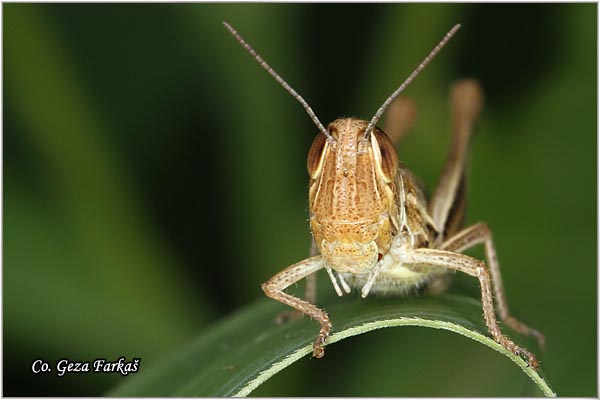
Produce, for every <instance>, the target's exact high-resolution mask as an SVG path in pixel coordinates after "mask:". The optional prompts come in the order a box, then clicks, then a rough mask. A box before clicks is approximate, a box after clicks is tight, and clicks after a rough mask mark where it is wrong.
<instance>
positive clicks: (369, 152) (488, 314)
mask: <svg viewBox="0 0 600 400" xmlns="http://www.w3.org/2000/svg"><path fill="white" fill-rule="evenodd" d="M223 24H224V25H225V27H226V28H227V29H228V30H229V32H230V33H231V34H232V35H233V36H234V37H235V38H236V39H237V41H238V42H240V43H241V44H242V46H244V48H245V49H246V50H247V51H248V52H249V53H250V54H251V55H252V56H253V57H254V59H255V60H256V61H257V62H258V63H259V64H260V65H261V67H263V68H264V69H265V70H266V71H267V72H268V73H269V74H270V75H271V76H273V77H274V78H275V79H276V80H277V81H278V82H279V83H280V84H281V85H282V86H283V87H284V89H285V90H287V91H288V92H289V93H290V94H291V95H292V96H293V97H294V98H295V99H296V100H298V101H299V102H300V103H301V104H302V106H303V107H304V109H305V110H306V112H307V113H308V115H309V116H310V118H311V119H312V120H313V122H314V123H315V125H316V126H317V127H318V129H319V133H318V134H317V137H316V138H315V139H314V141H313V144H312V146H311V148H310V150H309V153H308V161H307V166H308V173H309V175H310V184H309V209H310V227H311V232H312V235H313V246H312V251H311V253H312V254H311V255H312V256H311V257H310V258H307V259H306V260H303V261H300V262H298V263H296V264H294V265H291V266H289V267H287V268H286V269H284V270H283V271H281V272H279V273H277V274H276V275H275V276H273V277H272V278H271V279H269V280H268V281H267V282H265V283H263V285H262V289H263V290H264V292H265V294H266V295H267V296H269V297H271V298H273V299H275V300H277V301H280V302H281V303H284V304H287V305H288V306H290V307H293V308H294V309H296V310H297V311H299V312H300V313H302V314H306V315H309V316H310V317H311V318H313V319H315V320H316V321H318V322H319V323H320V324H321V330H320V331H319V334H318V336H317V338H316V340H315V342H314V347H313V348H314V350H313V356H314V357H316V358H320V357H323V355H324V353H325V350H324V346H325V343H326V341H327V337H328V336H329V333H330V331H331V328H332V325H331V322H330V320H329V316H328V315H327V313H326V312H325V311H323V310H321V309H320V308H318V307H317V306H315V305H314V304H313V303H314V302H315V293H314V292H315V291H314V286H315V284H314V282H315V279H316V275H315V273H316V272H317V271H319V270H320V269H322V268H324V269H325V270H326V271H327V273H328V274H329V277H330V279H331V282H332V283H333V286H334V288H335V291H336V292H337V294H338V295H339V296H342V295H343V294H344V292H346V293H350V291H351V287H356V288H358V289H360V291H361V296H362V297H363V298H364V297H367V296H368V295H369V293H381V294H401V293H404V292H407V291H410V290H413V289H417V288H429V289H430V290H432V291H434V290H435V291H439V290H442V289H444V287H445V286H446V283H445V282H446V281H447V279H446V278H447V275H448V273H449V272H450V271H461V272H464V273H465V274H468V275H471V276H473V277H476V278H477V279H478V280H479V284H480V287H481V299H482V304H483V313H484V318H485V323H486V326H487V328H488V330H489V332H490V334H491V335H492V337H493V338H494V340H495V341H496V342H498V343H500V344H501V345H502V346H504V347H505V348H506V349H508V350H509V351H511V352H513V353H515V354H517V355H520V356H522V357H525V359H526V360H527V362H528V364H529V366H530V367H532V368H536V367H537V366H538V361H537V360H536V358H535V356H534V355H533V354H532V353H531V352H529V351H528V350H527V349H525V348H522V347H519V346H517V345H516V344H515V343H514V342H513V341H512V340H510V339H509V338H508V337H507V336H506V335H504V334H503V333H502V332H501V331H500V327H499V326H498V321H497V319H496V309H495V307H494V299H493V297H494V296H495V297H496V305H497V311H498V314H499V316H500V319H501V320H502V321H503V322H504V323H505V324H506V325H508V326H510V327H511V328H513V329H514V330H516V331H517V332H520V333H522V334H524V335H531V336H534V337H535V338H537V340H538V342H539V344H540V347H542V348H543V347H544V336H543V335H542V334H541V333H540V332H538V331H536V330H534V329H532V328H530V327H528V326H527V325H525V324H523V323H522V322H520V321H518V320H517V319H515V318H514V317H513V316H512V315H511V314H510V312H509V310H508V305H507V301H506V297H505V295H504V289H503V286H502V278H501V276H500V268H499V265H498V260H497V257H496V249H495V246H494V242H493V240H492V234H491V231H490V230H489V228H488V227H487V225H486V224H485V223H478V224H475V225H472V226H469V227H467V228H464V227H463V224H464V215H465V204H466V203H465V197H466V193H465V192H466V190H465V185H466V182H465V164H466V162H465V161H466V157H467V150H468V144H469V139H470V136H471V132H472V130H473V125H474V123H475V120H476V119H477V117H478V116H479V113H480V110H481V108H482V105H483V94H482V92H481V89H480V88H479V85H478V84H477V83H476V82H475V81H473V80H464V81H461V82H458V83H457V84H455V85H454V87H453V88H452V91H451V102H452V108H453V116H454V123H453V132H452V140H451V145H450V152H449V155H448V159H447V161H446V164H445V166H444V169H443V171H442V175H441V177H440V181H439V183H438V186H437V188H436V190H435V192H434V194H433V196H432V197H431V199H430V201H429V204H428V203H427V202H426V199H425V195H424V191H423V189H422V185H421V183H420V181H419V180H418V179H417V178H416V177H415V176H414V175H412V174H411V172H410V171H409V170H408V168H406V166H404V165H403V164H401V163H400V162H399V161H398V158H397V155H396V150H395V147H394V144H393V143H392V141H391V140H390V139H389V137H388V136H387V135H386V134H385V133H384V131H383V130H381V129H379V128H378V127H377V126H376V124H377V122H378V121H379V119H380V118H381V116H382V114H383V113H384V112H385V111H386V109H387V108H388V106H389V105H390V104H391V103H392V102H393V101H394V99H396V98H397V96H398V95H399V94H400V93H401V92H402V91H403V90H404V89H405V88H406V87H407V86H408V84H410V82H412V80H413V79H414V78H415V77H416V76H417V75H418V74H419V72H421V71H422V70H423V69H424V68H425V66H426V65H427V64H428V63H429V62H430V61H431V60H432V59H433V57H435V55H436V54H437V53H438V52H439V51H440V50H441V49H442V48H443V47H444V46H445V45H446V43H447V42H448V41H449V40H450V38H451V37H452V36H453V35H454V34H455V33H456V31H457V30H458V29H459V28H460V25H456V26H454V27H453V28H452V29H451V30H450V31H449V32H448V33H447V34H446V36H444V38H443V39H442V40H441V41H440V43H439V44H438V45H437V46H436V47H435V48H434V49H433V50H432V51H431V52H430V53H429V55H428V56H427V57H426V58H425V59H424V60H423V62H421V64H419V66H418V67H417V68H416V69H415V70H414V71H413V72H412V74H411V75H410V76H409V77H408V78H407V79H406V80H405V81H404V82H403V83H402V84H401V85H400V86H399V87H398V89H396V90H395V91H394V92H393V93H392V95H390V97H388V98H387V99H386V101H385V102H384V103H383V105H382V106H381V107H380V108H379V110H377V112H376V113H375V115H374V116H373V118H372V119H371V121H363V120H359V119H355V118H342V119H337V120H335V121H333V122H332V123H330V124H329V125H328V126H327V129H325V127H324V126H323V125H322V124H321V122H320V121H319V119H318V118H317V116H316V115H315V113H314V112H313V110H312V109H311V108H310V106H309V105H308V103H307V102H306V101H305V100H304V99H303V98H302V97H301V96H300V95H299V94H298V93H296V91H295V90H294V89H292V88H291V87H290V86H289V85H288V84H287V83H286V82H285V81H284V80H283V79H282V78H281V77H280V76H279V75H278V74H277V73H276V72H275V71H274V70H273V69H272V68H271V67H270V66H269V65H268V64H267V63H266V62H265V61H264V60H263V59H262V58H261V57H260V56H259V55H258V54H257V53H256V52H255V51H254V50H253V49H252V47H250V45H248V44H247V43H246V41H244V39H242V37H241V36H240V35H239V34H238V33H237V32H236V31H235V29H233V28H232V27H231V25H229V24H228V23H227V22H223ZM400 136H402V132H400V133H399V134H394V137H400ZM479 244H483V245H484V246H485V254H486V259H487V265H486V264H485V263H484V262H483V261H480V260H477V259H475V258H473V257H469V256H466V255H463V254H461V252H462V251H464V250H466V249H468V248H471V247H473V246H475V245H479ZM303 278H307V294H306V296H305V297H306V298H305V299H300V298H298V297H295V296H292V295H290V294H287V293H285V292H284V290H285V289H286V288H287V287H289V286H290V285H291V284H293V283H295V282H298V281H300V280H301V279H303ZM298 314H299V313H298ZM300 315H301V314H300Z"/></svg>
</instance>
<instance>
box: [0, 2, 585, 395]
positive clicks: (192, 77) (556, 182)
mask: <svg viewBox="0 0 600 400" xmlns="http://www.w3.org/2000/svg"><path fill="white" fill-rule="evenodd" d="M596 12H597V6H596V4H551V5H527V4H503V5H491V4H481V5H474V4H468V5H461V4H385V5H383V4H377V5H364V4H363V5H359V4H353V5H333V4H327V5H322V4H243V5H241V4H151V5H142V4H135V5H133V4H85V5H84V4H5V6H4V17H3V18H4V20H3V26H4V32H3V34H4V43H3V45H4V78H5V79H4V93H3V96H4V110H3V111H4V121H3V128H4V154H3V157H4V199H3V200H4V243H3V247H4V259H3V266H4V268H3V282H4V285H3V290H4V302H3V304H4V310H3V311H4V321H3V322H4V325H3V326H4V360H3V362H4V395H7V396H16V395H30V396H31V395H51V396H66V395H80V396H93V395H101V394H103V393H105V391H106V390H107V389H108V388H110V387H112V386H113V385H114V384H115V383H117V381H119V380H122V379H127V378H123V377H120V376H116V375H93V374H86V375H71V376H69V377H67V378H66V379H65V378H61V379H59V378H57V377H56V376H55V375H54V374H50V375H43V376H42V375H33V374H32V373H31V372H30V367H31V363H32V361H33V360H34V359H36V358H43V359H45V360H46V361H50V362H55V361H56V360H58V359H59V358H62V357H66V358H70V359H74V360H90V359H94V358H99V357H102V358H108V359H110V358H118V357H119V356H127V357H129V358H131V357H141V358H142V366H141V368H144V365H147V364H152V363H156V362H160V357H161V355H165V354H167V353H170V352H172V351H173V350H175V349H177V348H179V347H181V346H182V345H183V344H184V343H187V342H189V341H190V340H191V338H192V337H195V336H198V335H200V334H202V332H204V331H205V330H206V329H207V328H208V326H209V325H210V324H211V323H212V322H214V321H215V320H217V319H218V318H220V317H222V316H225V315H227V314H228V313H230V312H232V311H233V310H235V309H237V308H239V307H241V306H242V305H244V304H246V303H248V302H249V301H250V300H252V299H255V298H257V297H260V296H262V293H261V291H260V283H261V282H263V281H264V280H266V279H268V278H269V277H270V276H271V275H273V274H274V273H275V272H277V271H279V270H281V269H282V268H284V267H285V266H287V265H289V264H291V263H293V262H295V261H297V260H300V259H302V258H304V257H305V256H306V254H307V249H308V246H309V242H310V235H309V231H308V224H307V223H306V218H307V200H306V198H307V194H306V185H307V183H306V182H307V177H306V172H305V156H306V152H307V150H308V147H309V145H310V143H311V140H312V138H313V136H314V134H315V133H316V130H315V128H314V126H313V125H312V123H311V121H310V119H309V118H307V117H306V115H305V113H304V112H303V110H302V109H301V107H300V106H299V105H298V104H297V103H296V102H295V100H294V99H293V98H291V97H290V96H289V95H288V94H286V93H285V92H284V91H283V90H282V89H281V88H280V87H279V86H278V85H277V84H276V83H275V82H274V81H273V80H272V78H270V77H269V76H268V75H267V74H266V73H265V72H264V71H262V70H261V69H260V67H259V66H258V65H257V64H256V63H255V62H254V61H253V60H252V59H251V58H250V57H249V55H248V54H247V53H246V52H245V51H244V50H243V49H242V48H241V47H240V46H239V44H237V43H236V42H235V41H234V40H233V39H232V38H231V37H230V35H229V34H228V33H227V32H226V31H225V30H224V29H223V27H222V26H221V21H222V20H227V21H229V22H230V23H232V24H233V25H234V26H235V27H236V28H237V29H238V30H239V31H240V33H242V35H244V37H245V38H246V39H247V40H248V41H249V42H250V43H252V45H253V46H254V47H255V48H256V49H257V51H259V52H260V53H261V54H262V55H263V57H264V58H265V59H266V60H267V61H268V62H269V63H270V64H271V65H272V66H273V67H274V68H275V69H276V70H277V71H278V72H279V73H281V75H282V76H284V77H285V79H286V80H287V81H288V82H289V83H290V84H291V85H292V86H293V87H294V88H295V89H296V90H298V91H299V92H300V93H301V94H302V95H303V96H304V97H305V98H306V99H307V100H308V102H309V103H310V104H311V106H312V107H313V109H314V110H315V111H316V112H317V114H318V116H319V118H320V119H321V121H323V122H324V123H326V122H329V121H331V120H333V119H335V118H337V117H339V116H350V115H352V116H356V117H361V118H365V119H368V118H370V116H371V115H372V114H373V112H374V111H375V110H376V109H377V108H378V107H379V105H380V104H381V102H382V101H383V100H384V99H385V97H386V96H387V95H388V94H389V93H390V92H391V91H392V90H393V89H394V88H395V87H396V86H397V85H398V84H399V83H400V82H401V81H402V80H403V79H404V78H405V77H406V76H407V75H408V74H409V73H410V72H411V71H412V69H413V68H414V67H415V66H416V65H417V64H418V62H420V60H421V59H422V58H423V56H424V55H425V54H426V53H427V52H428V51H429V50H430V49H431V47H432V46H433V45H434V44H435V43H436V42H437V40H439V37H441V35H443V33H445V32H446V31H447V30H448V28H449V27H450V26H452V25H453V24H454V23H456V22H460V23H461V24H462V26H463V28H462V30H461V31H460V32H459V34H458V35H457V37H456V38H455V39H454V40H453V41H452V43H451V44H450V45H449V46H448V48H447V49H445V50H444V52H443V53H442V54H440V56H439V57H438V58H437V59H436V60H435V62H433V63H432V64H431V65H430V66H429V67H428V68H427V70H426V71H425V72H424V73H423V74H422V75H421V76H420V77H419V79H418V80H417V81H415V82H414V83H413V84H412V86H411V87H410V89H409V90H408V91H407V94H408V95H410V96H411V97H413V98H414V99H415V101H416V102H417V104H418V105H419V115H418V117H417V118H418V119H417V123H416V126H415V129H414V131H413V132H412V134H411V136H409V137H408V138H407V140H406V141H405V142H404V143H403V144H402V146H401V148H400V149H399V155H400V158H401V159H402V161H403V162H404V163H405V164H407V165H408V166H409V167H410V168H411V169H412V170H413V172H415V173H416V174H417V175H418V176H420V177H421V178H422V179H423V180H424V182H425V183H426V185H427V187H428V188H429V191H430V192H431V191H432V190H433V188H434V186H435V183H436V180H437V177H438V174H439V172H440V169H441V166H442V164H443V162H444V159H445V155H446V151H447V146H448V137H449V134H448V132H449V126H450V113H449V109H448V90H449V87H450V85H451V84H452V82H454V81H455V80H457V79H459V78H462V77H474V78H477V79H479V80H480V81H481V83H482V86H483V88H484V90H485V91H486V108H485V110H484V113H483V117H482V120H481V123H480V125H479V130H478V132H477V134H476V136H475V138H474V142H473V146H472V156H471V162H470V166H471V173H470V188H469V203H470V204H469V206H470V208H469V215H468V221H469V222H477V221H486V222H488V223H489V225H490V226H491V228H492V230H493V231H494V235H495V236H494V237H495V240H496V244H497V247H498V252H499V257H500V263H501V266H502V269H503V276H504V280H505V286H506V291H507V297H508V299H509V303H510V305H511V309H512V311H513V312H514V313H515V315H517V316H518V317H520V318H522V319H523V320H525V321H527V322H528V323H530V324H531V325H532V326H535V327H537V328H539V329H540V330H541V331H543V332H544V333H545V334H546V337H547V339H548V350H547V351H546V352H545V353H544V354H541V355H540V359H541V360H542V361H543V363H544V370H545V372H546V374H547V377H548V379H549V380H550V382H552V385H553V388H554V389H555V390H556V391H557V393H558V394H559V395H561V396H594V395H595V394H596V393H597V366H596V364H597V345H596V335H597V329H596V327H597V315H596V313H597V306H596V292H597V287H596V281H597V280H596V276H597V269H596V265H597V260H596V250H597V248H596V239H597V237H596V202H597V185H596V179H597V176H596V161H597V154H596V148H597V146H596V144H597V142H596V140H597V135H596V110H597V100H596V96H597V93H596V88H597V77H596V73H597V72H596V71H597V63H596V60H597V43H596V32H597V17H596V15H597V13H596ZM475 254H479V255H481V254H480V253H477V252H476V253H475ZM459 280H460V281H462V279H459ZM464 281H465V286H466V287H467V289H466V290H472V289H475V293H476V287H477V284H476V282H471V281H470V280H469V279H465V280H464ZM459 283H460V282H459ZM321 290H322V291H324V292H327V293H328V292H330V291H331V288H330V287H329V286H328V284H327V281H325V280H322V284H321ZM475 295H476V294H475ZM332 374H333V375H332ZM328 376H330V377H335V379H329V378H328V379H323V377H328ZM432 380H434V381H435V385H432V384H431V383H432ZM309 382H317V383H316V384H314V383H313V384H310V385H309V384H308V383H309ZM515 385H516V386H518V385H522V386H523V387H525V386H526V381H525V378H524V377H523V376H521V374H520V373H519V372H518V371H515V370H514V368H513V367H512V366H511V365H510V362H509V361H508V360H505V359H503V357H502V356H500V355H497V354H494V353H493V352H492V351H491V350H486V349H483V348H479V346H475V345H473V344H472V343H469V342H468V341H467V340H465V339H463V338H460V337H455V335H452V334H448V333H442V332H429V330H427V329H418V328H405V329H394V330H389V331H382V332H376V333H372V334H368V335H363V336H361V337H356V338H353V339H349V340H347V341H344V342H342V343H339V344H336V345H334V346H332V348H331V349H330V351H329V352H328V355H327V357H325V358H324V359H323V360H319V361H318V362H315V361H314V360H309V359H305V360H302V361H301V362H298V363H297V364H295V365H294V366H292V367H291V368H288V369H286V370H285V371H283V372H282V373H280V374H278V375H277V376H276V377H274V378H273V379H272V380H271V381H269V382H268V383H267V384H265V385H264V386H262V387H260V388H259V390H257V391H256V392H255V393H254V394H256V395H263V396H268V395H279V396H299V395H302V396H315V395H320V396H327V395H332V396H403V395H412V396H423V395H427V396H436V395H437V396H441V395H462V396H470V395H479V396H482V395H486V396H487V395H494V394H495V395H505V394H506V393H507V390H506V388H507V387H511V388H514V387H515ZM511 390H512V389H511ZM526 390H527V389H525V388H524V389H523V393H524V394H526V393H527V391H526ZM511 393H514V392H511Z"/></svg>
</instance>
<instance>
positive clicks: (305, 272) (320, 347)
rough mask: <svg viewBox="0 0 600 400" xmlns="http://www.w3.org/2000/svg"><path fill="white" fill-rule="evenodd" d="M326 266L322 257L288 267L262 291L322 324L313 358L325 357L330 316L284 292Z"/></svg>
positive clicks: (263, 287)
mask: <svg viewBox="0 0 600 400" xmlns="http://www.w3.org/2000/svg"><path fill="white" fill-rule="evenodd" d="M324 266H325V261H324V260H323V257H321V256H315V257H311V258H307V259H306V260H303V261H300V262H299V263H296V264H294V265H291V266H289V267H287V268H286V269H284V270H283V271H281V272H279V273H277V274H276V275H275V276H273V277H272V278H271V279H269V280H268V281H266V282H265V283H263V284H262V289H263V291H264V292H265V294H266V295H267V296H268V297H270V298H272V299H274V300H277V301H279V302H281V303H283V304H287V305H288V306H290V307H293V308H295V309H296V310H298V311H300V312H301V313H303V314H306V315H308V316H310V317H311V318H312V319H314V320H317V321H318V322H319V323H320V324H321V330H320V331H319V334H318V336H317V338H316V340H315V343H314V346H313V357H315V358H321V357H323V355H325V349H324V347H325V342H326V341H327V337H329V332H330V331H331V321H330V320H329V316H328V315H327V313H326V312H325V311H323V310H321V309H320V308H318V307H317V306H315V305H314V304H311V303H309V302H308V301H306V300H302V299H299V298H297V297H295V296H292V295H290V294H287V293H285V292H284V290H285V289H286V288H288V287H289V286H290V285H292V284H293V283H296V282H298V281H299V280H301V279H303V278H305V277H307V276H309V275H311V274H313V273H315V272H317V271H318V270H320V269H321V268H323V267H324Z"/></svg>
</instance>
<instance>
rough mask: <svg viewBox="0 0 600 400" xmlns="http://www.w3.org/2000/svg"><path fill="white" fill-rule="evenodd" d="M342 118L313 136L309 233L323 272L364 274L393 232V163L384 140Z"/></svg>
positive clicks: (356, 122) (395, 165)
mask: <svg viewBox="0 0 600 400" xmlns="http://www.w3.org/2000/svg"><path fill="white" fill-rule="evenodd" d="M367 126H368V122H367V121H363V120H359V119H355V118H343V119H338V120H335V121H333V122H332V123H331V124H329V126H328V127H327V132H328V133H329V135H330V138H327V137H326V136H325V135H324V134H322V133H319V134H318V136H317V137H316V138H315V140H314V142H313V144H312V146H311V149H310V151H309V154H308V161H307V166H308V173H309V175H310V185H309V208H310V223H311V231H312V234H313V237H314V239H315V243H316V245H317V247H318V249H319V251H320V252H321V254H322V255H323V257H324V258H325V261H326V262H327V264H328V266H330V267H331V268H333V269H335V270H337V271H339V272H350V273H354V274H363V273H368V272H369V271H370V270H371V269H372V268H373V267H374V266H375V264H376V263H377V261H378V260H379V259H380V258H381V257H382V256H383V255H384V254H386V253H387V251H388V250H389V248H390V244H391V240H392V236H393V235H394V234H395V233H396V232H397V229H398V209H397V206H396V207H394V204H395V199H397V187H396V184H395V177H396V174H397V170H398V158H397V156H396V150H395V148H394V145H393V144H392V142H391V141H390V139H389V138H388V137H387V135H386V134H385V133H384V132H383V131H382V130H380V129H378V128H375V129H374V130H373V133H372V134H370V135H368V136H365V130H366V129H367Z"/></svg>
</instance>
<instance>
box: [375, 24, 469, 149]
mask: <svg viewBox="0 0 600 400" xmlns="http://www.w3.org/2000/svg"><path fill="white" fill-rule="evenodd" d="M459 29H460V24H456V25H454V26H453V27H452V29H450V31H448V33H446V36H444V38H443V39H442V40H441V41H440V42H439V43H438V45H437V46H435V47H434V48H433V50H431V53H429V55H428V56H427V57H425V59H424V60H423V61H422V62H421V64H419V66H418V67H417V68H416V69H415V70H414V71H413V72H412V74H410V76H409V77H408V78H406V80H405V81H404V82H402V85H400V86H399V87H398V89H396V90H395V91H394V93H392V94H391V95H390V97H388V98H387V100H386V101H384V102H383V104H382V105H381V107H379V110H377V112H376V113H375V115H374V116H373V118H372V119H371V121H370V122H369V125H367V129H365V136H364V138H365V139H367V138H368V137H369V135H370V134H371V132H372V131H373V128H374V127H375V125H376V124H377V122H378V121H379V118H381V116H382V115H383V113H384V112H385V110H386V109H387V108H388V106H389V105H390V103H391V102H392V101H394V99H395V98H396V97H398V95H399V94H400V93H402V92H403V91H404V89H406V87H407V86H408V85H410V83H411V82H412V81H413V80H414V79H415V78H416V77H417V75H419V73H420V72H421V71H422V70H423V69H424V68H425V67H426V66H427V64H429V63H430V62H431V60H433V58H434V57H435V56H436V55H437V53H439V52H440V50H442V49H443V48H444V46H445V45H446V43H448V41H450V39H451V38H452V36H454V34H455V33H456V31H458V30H459Z"/></svg>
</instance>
